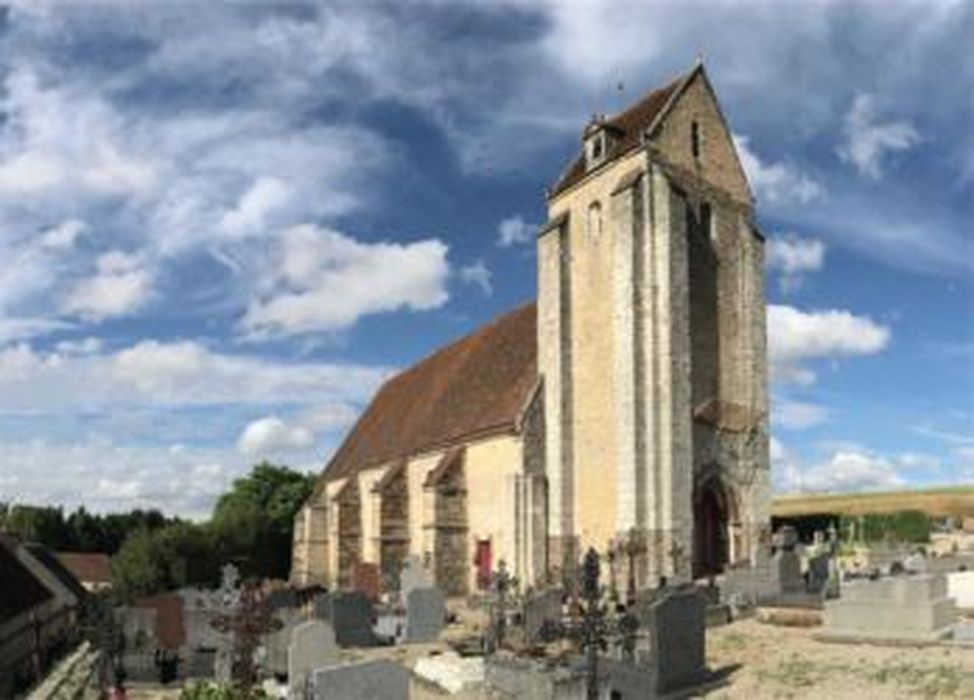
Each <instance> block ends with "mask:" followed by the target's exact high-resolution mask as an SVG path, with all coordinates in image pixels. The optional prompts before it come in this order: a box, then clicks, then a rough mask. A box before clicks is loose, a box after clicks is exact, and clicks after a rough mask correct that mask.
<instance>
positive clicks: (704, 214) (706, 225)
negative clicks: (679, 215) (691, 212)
mask: <svg viewBox="0 0 974 700" xmlns="http://www.w3.org/2000/svg"><path fill="white" fill-rule="evenodd" d="M700 231H701V232H702V233H703V235H704V237H705V238H708V239H709V240H711V241H714V240H716V231H715V229H714V225H713V215H712V214H711V213H710V204H709V203H707V202H703V203H702V204H701V205H700Z"/></svg>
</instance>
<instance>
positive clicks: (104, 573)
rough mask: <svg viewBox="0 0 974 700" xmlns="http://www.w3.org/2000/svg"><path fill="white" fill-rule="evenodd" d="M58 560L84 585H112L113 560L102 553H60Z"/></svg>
mask: <svg viewBox="0 0 974 700" xmlns="http://www.w3.org/2000/svg"><path fill="white" fill-rule="evenodd" d="M57 558H58V559H60V560H61V563H62V564H64V566H66V567H67V569H68V570H69V571H70V572H71V573H72V574H74V576H75V578H77V579H78V580H79V581H81V582H82V583H98V584H102V583H111V582H112V560H111V558H109V556H108V555H107V554H102V553H101V552H58V554H57Z"/></svg>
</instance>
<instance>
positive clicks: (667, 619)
mask: <svg viewBox="0 0 974 700" xmlns="http://www.w3.org/2000/svg"><path fill="white" fill-rule="evenodd" d="M648 612H649V616H648V617H649V619H648V623H649V624H648V627H649V634H650V645H651V647H652V665H653V669H654V672H655V674H656V683H657V691H658V692H661V693H666V692H671V691H674V690H677V689H679V688H684V687H686V686H690V685H694V684H697V683H700V682H701V681H702V680H704V678H705V677H706V661H707V660H706V624H707V620H706V617H707V602H706V600H705V599H704V597H703V596H702V595H701V594H700V592H699V591H697V590H696V589H695V588H694V587H693V586H686V587H679V588H675V589H672V590H671V591H669V592H668V593H667V594H666V595H664V596H663V597H661V598H660V599H659V600H657V601H656V602H654V603H653V604H652V605H651V606H650V607H649V610H648Z"/></svg>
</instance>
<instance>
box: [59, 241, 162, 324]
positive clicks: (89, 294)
mask: <svg viewBox="0 0 974 700" xmlns="http://www.w3.org/2000/svg"><path fill="white" fill-rule="evenodd" d="M96 267H97V272H96V274H95V275H94V276H92V277H90V278H88V279H86V280H82V281H81V282H80V283H79V284H78V285H77V286H76V287H75V288H74V289H72V290H71V291H70V292H69V293H68V296H67V297H66V298H65V299H64V301H63V303H62V304H61V310H62V311H63V312H64V313H67V314H72V315H75V316H79V317H81V318H83V319H85V320H88V321H101V320H104V319H106V318H113V317H116V316H126V315H129V314H132V313H134V312H135V311H138V310H139V309H140V308H142V306H144V305H145V303H146V302H147V301H148V300H149V299H150V298H151V296H152V292H153V289H152V282H153V276H152V274H151V272H149V270H147V269H146V268H145V267H144V263H143V262H142V260H141V259H140V258H139V257H138V256H134V255H129V254H126V253H123V252H121V251H111V252H108V253H105V254H103V255H101V256H100V257H99V258H98V260H97V261H96Z"/></svg>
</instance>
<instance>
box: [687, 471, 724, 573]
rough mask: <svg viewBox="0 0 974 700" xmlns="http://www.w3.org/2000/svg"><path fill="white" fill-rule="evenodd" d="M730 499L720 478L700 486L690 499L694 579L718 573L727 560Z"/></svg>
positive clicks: (713, 478) (714, 478)
mask: <svg viewBox="0 0 974 700" xmlns="http://www.w3.org/2000/svg"><path fill="white" fill-rule="evenodd" d="M731 507H732V503H731V499H730V498H729V496H728V493H727V490H726V489H725V488H724V486H723V484H722V483H721V480H720V478H719V477H712V478H710V479H708V480H707V481H705V482H704V483H703V484H701V485H700V486H699V487H698V488H697V490H696V493H695V494H694V499H693V577H694V578H700V577H701V576H712V575H716V574H719V573H721V572H722V571H723V570H724V567H725V566H726V565H727V563H728V561H729V560H730V537H729V534H730V532H729V530H730V528H729V526H730V522H731V519H732V513H731Z"/></svg>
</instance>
